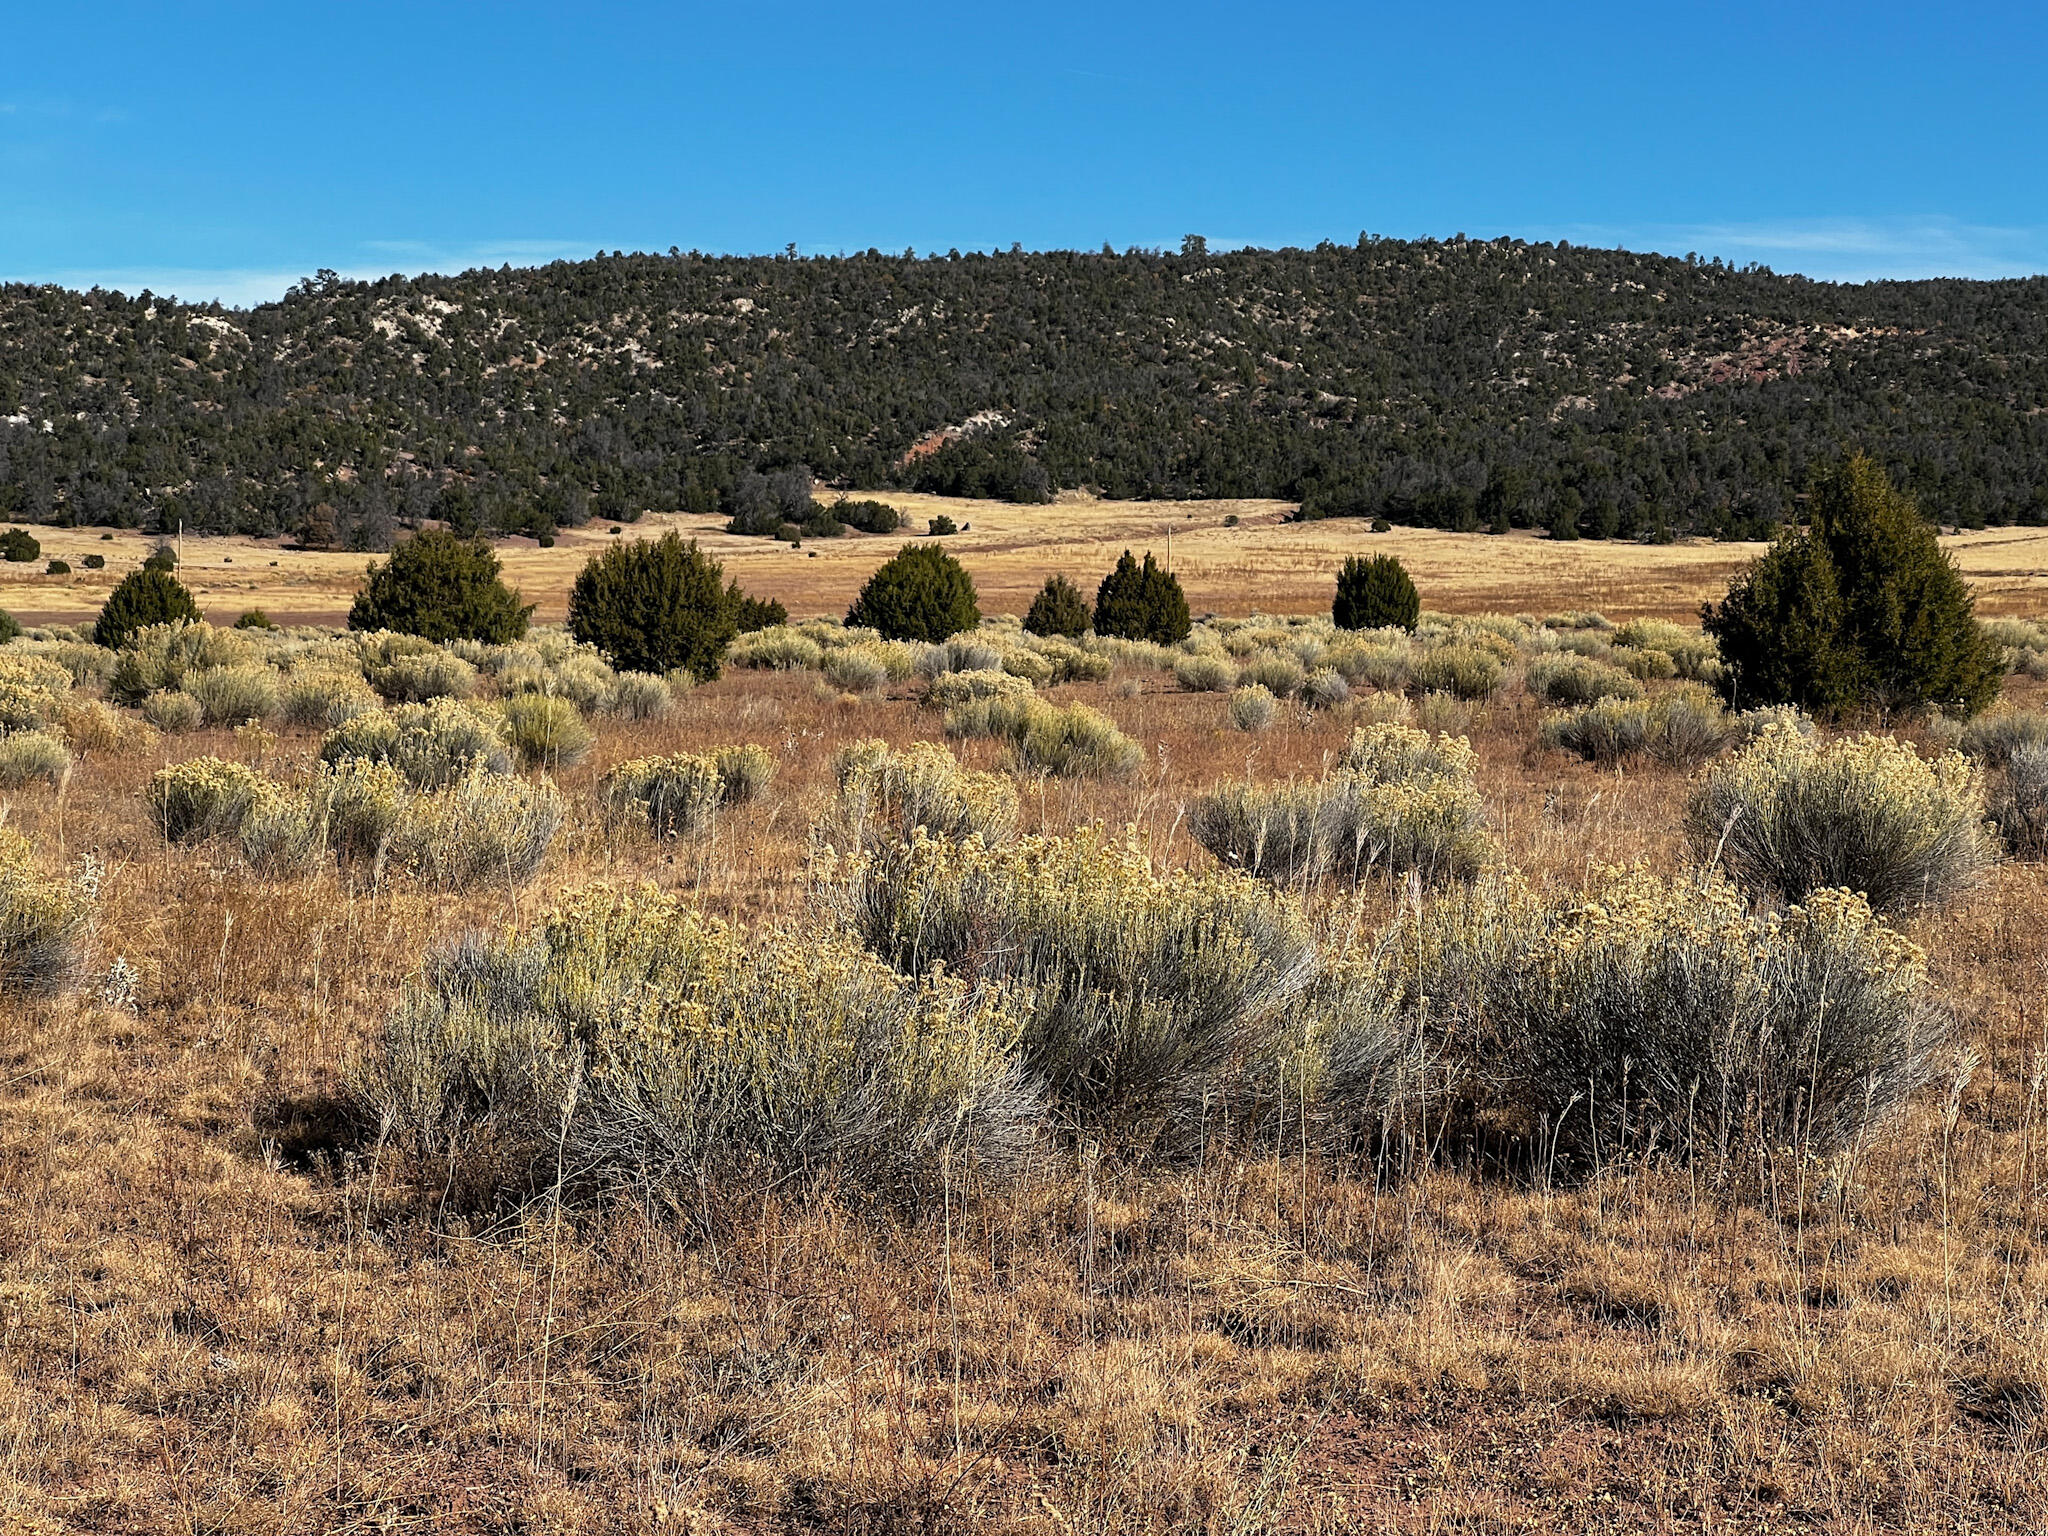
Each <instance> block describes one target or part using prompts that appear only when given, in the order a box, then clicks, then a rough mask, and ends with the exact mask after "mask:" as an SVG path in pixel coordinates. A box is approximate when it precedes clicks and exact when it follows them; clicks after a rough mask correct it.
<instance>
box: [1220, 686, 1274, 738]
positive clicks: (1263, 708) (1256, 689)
mask: <svg viewBox="0 0 2048 1536" xmlns="http://www.w3.org/2000/svg"><path fill="white" fill-rule="evenodd" d="M1279 713H1280V701H1279V700H1278V699H1276V698H1274V697H1273V694H1272V691H1271V690H1270V689H1266V688H1261V687H1260V686H1259V685H1258V684H1257V683H1252V684H1250V685H1248V686H1246V687H1243V688H1239V689H1237V690H1236V691H1234V692H1233V693H1232V694H1231V695H1230V723H1231V726H1232V727H1233V728H1234V729H1236V730H1240V731H1245V732H1256V731H1263V730H1264V729H1266V727H1267V726H1269V725H1271V724H1272V723H1273V720H1274V717H1275V716H1277V715H1278V714H1279Z"/></svg>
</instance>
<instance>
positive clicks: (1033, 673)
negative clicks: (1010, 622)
mask: <svg viewBox="0 0 2048 1536" xmlns="http://www.w3.org/2000/svg"><path fill="white" fill-rule="evenodd" d="M1003 670H1004V671H1005V672H1007V673H1009V674H1010V676H1012V677H1021V678H1023V679H1024V681H1025V682H1027V683H1029V684H1031V686H1032V687H1034V688H1041V687H1044V686H1046V685H1047V684H1049V683H1051V682H1052V680H1053V678H1054V677H1055V676H1057V675H1058V672H1059V669H1058V668H1057V667H1055V666H1054V665H1053V663H1052V661H1051V660H1050V659H1049V658H1047V657H1045V656H1041V655H1040V654H1039V653H1038V652H1037V651H1034V650H1031V649H1029V648H1028V647H1026V646H1021V645H1016V646H1012V647H1010V648H1009V649H1008V650H1006V651H1004V652H1003Z"/></svg>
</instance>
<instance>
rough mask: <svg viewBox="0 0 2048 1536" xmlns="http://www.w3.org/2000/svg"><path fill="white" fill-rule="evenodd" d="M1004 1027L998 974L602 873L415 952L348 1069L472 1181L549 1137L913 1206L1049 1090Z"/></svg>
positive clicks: (569, 1158) (399, 1122) (997, 1142)
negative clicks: (861, 944) (907, 955)
mask: <svg viewBox="0 0 2048 1536" xmlns="http://www.w3.org/2000/svg"><path fill="white" fill-rule="evenodd" d="M1018 1032H1019V1019H1018V1014H1017V1010H1016V1006H1015V1004H1014V1003H1013V1002H1012V1000H1011V999H1010V998H1009V997H1008V996H1007V995H1006V994H1005V993H1004V992H1003V991H1001V990H1000V989H992V988H986V987H977V988H970V987H969V986H968V985H967V984H965V983H964V982H962V981H958V980H954V979H952V978H950V977H945V976H937V975H934V976H931V977H929V978H926V979H922V980H912V979H908V978H906V977H903V976H900V975H898V974H896V973H895V972H893V971H891V970H890V969H889V968H888V967H887V966H885V965H882V964H881V963H879V962H878V961H876V960H875V959H873V958H872V957H870V956H867V955H864V954H862V953H860V952H859V951H858V950H857V949H855V948H853V947H851V946H849V945H848V944H847V943H846V942H845V941H844V940H843V939H840V938H837V937H836V936H832V935H822V936H821V935H816V934H811V933H796V932H787V931H780V930H771V931H768V932H764V933H755V934H746V933H743V932H741V931H739V930H737V929H734V928H730V927H728V926H726V925H725V924H722V923H719V922H717V921H716V920H714V919H710V918H706V917H703V916H702V915H700V914H699V913H697V912H695V911H693V910H691V909H690V908H688V907H686V906H684V905H683V904H682V903H681V902H680V901H678V900H677V899H676V898H674V897H672V896H664V895H660V894H658V893H655V892H653V891H642V892H640V893H637V894H634V895H619V894H615V893H613V892H611V891H608V890H603V889H595V890H590V891H586V892H583V893H581V894H579V895H577V896H575V897H572V898H571V899H570V900H569V901H568V902H567V903H565V904H564V905H563V906H562V907H561V908H559V909H558V910H557V911H556V912H554V913H553V914H552V915H551V916H550V918H549V919H548V921H547V922H546V924H545V925H544V926H543V927H542V928H541V929H540V931H539V932H538V933H536V934H535V935H534V936H533V937H532V938H531V939H527V940H519V939H507V940H499V941H492V940H483V939H471V940H468V941H465V942H464V943H462V944H461V945H458V946H457V947H456V948H454V949H453V950H449V951H444V952H442V953H441V954H440V955H438V956H436V957H435V958H434V959H432V960H430V961H429V963H428V965H427V967H426V970H425V972H424V974H423V975H422V976H421V978H420V980H419V981H418V982H416V983H415V984H413V985H412V986H410V987H408V988H407V990H406V994H405V996H404V999H403V1001H402V1002H401V1003H400V1005H399V1007H398V1009H397V1010H396V1012H395V1013H394V1014H393V1016H392V1018H391V1021H390V1023H389V1024H388V1026H387V1027H386V1030H385V1033H384V1037H383V1040H382V1042H381V1049H379V1050H378V1052H377V1053H376V1054H375V1055H374V1056H373V1057H371V1058H370V1059H368V1060H366V1061H364V1062H362V1063H361V1064H360V1065H359V1066H358V1067H357V1069H356V1070H355V1072H354V1073H353V1075H352V1076H353V1085H354V1088H355V1091H356V1093H357V1095H358V1096H359V1098H360V1099H361V1101H362V1102H363V1103H364V1105H365V1108H366V1109H367V1110H368V1111H369V1113H370V1114H371V1115H372V1116H373V1117H374V1118H375V1119H376V1120H377V1121H378V1122H379V1123H380V1124H384V1125H387V1126H390V1127H391V1128H392V1130H393V1132H394V1133H395V1134H396V1136H397V1138H398V1139H399V1144H400V1145H401V1146H402V1147H404V1148H405V1149H406V1150H408V1151H409V1152H410V1153H411V1154H412V1155H413V1156H414V1158H415V1159H416V1160H417V1162H418V1164H419V1166H420V1170H421V1175H422V1177H428V1176H432V1177H435V1178H436V1179H438V1180H441V1181H442V1182H444V1183H445V1182H447V1181H448V1179H449V1178H450V1176H451V1175H452V1174H453V1173H454V1172H455V1171H457V1170H461V1172H462V1173H463V1174H464V1176H465V1181H466V1182H467V1183H469V1184H471V1185H473V1186H481V1188H480V1189H479V1190H478V1192H479V1193H487V1192H489V1191H491V1190H493V1189H496V1188H502V1187H505V1186H508V1185H509V1186H512V1187H515V1188H516V1187H519V1186H521V1185H523V1184H525V1183H527V1182H528V1181H530V1180H533V1179H537V1178H540V1177H545V1176H546V1173H545V1171H544V1170H545V1169H546V1167H547V1165H548V1163H549V1160H550V1159H551V1158H552V1159H555V1160H556V1161H558V1162H562V1163H565V1164H567V1165H568V1166H573V1167H575V1168H576V1169H578V1170H579V1171H580V1172H581V1175H582V1176H583V1177H584V1178H586V1179H594V1180H597V1181H599V1182H601V1183H602V1182H630V1183H633V1184H636V1185H641V1186H647V1187H653V1188H658V1189H663V1190H666V1191H667V1192H668V1195H669V1198H671V1199H674V1200H679V1201H683V1202H689V1201H692V1200H693V1199H695V1198H696V1197H698V1196H699V1195H700V1194H701V1192H702V1191H703V1190H704V1189H705V1188H707V1187H709V1186H710V1185H712V1184H713V1183H716V1184H717V1185H718V1186H719V1187H722V1188H731V1187H733V1185H734V1182H735V1181H740V1180H752V1181H759V1182H760V1183H761V1184H762V1185H768V1184H778V1183H784V1182H787V1181H788V1180H789V1179H791V1178H793V1177H796V1176H799V1175H805V1176H816V1175H832V1176H835V1177H836V1179H837V1181H838V1184H839V1187H840V1188H841V1189H842V1190H844V1191H846V1192H849V1193H855V1194H860V1195H866V1196H868V1197H870V1198H874V1199H878V1200H882V1201H885V1202H888V1203H891V1204H904V1205H909V1204H915V1203H917V1202H919V1201H922V1200H924V1199H927V1198H930V1197H932V1196H933V1195H935V1194H936V1193H937V1192H938V1191H939V1190H940V1188H941V1187H942V1186H943V1185H944V1184H945V1183H946V1182H947V1180H948V1179H949V1177H952V1178H958V1177H963V1176H964V1177H971V1178H974V1179H978V1180H980V1181H983V1182H987V1183H1000V1182H1001V1181H1002V1180H1004V1179H1006V1178H1008V1177H1011V1176H1014V1175H1015V1174H1017V1173H1018V1172H1020V1171H1021V1170H1022V1167H1023V1163H1024V1160H1025V1158H1026V1156H1027V1155H1028V1153H1029V1151H1030V1149H1031V1146H1032V1145H1033V1143H1034V1142H1035V1140H1036V1137H1037V1128H1038V1122H1039V1119H1040V1115H1041V1112H1042V1111H1041V1107H1040V1103H1039V1099H1038V1096H1037V1095H1036V1094H1035V1093H1033V1092H1032V1091H1030V1090H1029V1089H1027V1088H1026V1087H1025V1086H1024V1085H1023V1083H1022V1081H1021V1080H1020V1077H1019V1074H1018V1071H1017V1068H1016V1065H1015V1062H1014V1060H1013V1056H1012V1051H1013V1047H1014V1043H1015V1041H1016V1039H1017V1035H1018Z"/></svg>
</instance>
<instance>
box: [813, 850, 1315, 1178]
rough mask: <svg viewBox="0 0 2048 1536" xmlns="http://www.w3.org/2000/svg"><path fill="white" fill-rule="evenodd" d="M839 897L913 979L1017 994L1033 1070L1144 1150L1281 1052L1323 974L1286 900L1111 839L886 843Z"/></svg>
mask: <svg viewBox="0 0 2048 1536" xmlns="http://www.w3.org/2000/svg"><path fill="white" fill-rule="evenodd" d="M831 897H832V900H833V902H834V905H835V906H836V907H837V910H838V911H839V913H840V915H841V917H842V919H843V920H844V921H845V922H846V923H847V924H848V925H849V926H850V927H851V928H852V930H853V931H854V932H855V933H857V934H859V935H860V937H861V938H862V940H863V941H864V942H865V943H866V944H867V945H868V946H869V947H870V948H871V949H873V950H874V951H875V952H876V953H877V954H879V955H880V956H881V957H882V958H883V959H885V960H887V961H888V962H889V963H890V964H891V965H893V966H894V967H895V968H896V969H897V970H899V971H903V972H906V973H908V974H912V975H922V974H926V973H928V972H930V971H931V970H932V968H933V967H934V966H935V965H938V966H943V967H944V968H945V971H946V973H947V974H951V975H980V976H983V977H987V978H997V977H1000V978H1001V979H1003V980H1004V981H1006V982H1009V983H1012V984H1015V985H1017V986H1019V987H1020V988H1021V989H1022V994H1021V995H1022V996H1023V997H1024V998H1026V999H1027V1000H1028V1001H1027V1006H1028V1009H1029V1012H1028V1015H1027V1017H1026V1020H1025V1023H1024V1027H1023V1031H1022V1038H1021V1040H1020V1042H1019V1048H1020V1051H1021V1053H1022V1059H1023V1062H1024V1065H1025V1067H1026V1069H1027V1070H1028V1071H1029V1072H1030V1073H1031V1074H1032V1075H1033V1076H1034V1077H1036V1078H1038V1079H1039V1080H1041V1081H1043V1082H1044V1083H1045V1084H1046V1085H1047V1087H1048V1088H1049V1089H1050V1091H1051V1093H1052V1095H1053V1097H1054V1099H1055V1100H1056V1101H1057V1102H1058V1103H1059V1104H1060V1105H1061V1106H1062V1107H1063V1108H1064V1109H1065V1110H1066V1111H1067V1112H1068V1113H1070V1114H1071V1115H1073V1116H1074V1117H1076V1118H1077V1119H1078V1120H1080V1121H1081V1122H1082V1123H1084V1124H1089V1125H1093V1126H1099V1127H1105V1128H1113V1129H1116V1130H1118V1131H1121V1132H1122V1133H1124V1135H1125V1136H1127V1137H1128V1138H1129V1140H1130V1144H1131V1145H1132V1146H1133V1147H1136V1148H1142V1147H1143V1146H1144V1145H1145V1144H1146V1142H1147V1140H1148V1138H1150V1137H1153V1136H1156V1135H1159V1134H1162V1133H1166V1134H1168V1135H1171V1134H1172V1133H1174V1132H1181V1131H1186V1130H1187V1129H1189V1128H1190V1125H1191V1123H1192V1122H1194V1121H1196V1120H1198V1119H1199V1116H1200V1109H1201V1103H1202V1099H1203V1095H1204V1093H1205V1091H1207V1090H1210V1089H1220V1088H1224V1087H1225V1086H1226V1085H1227V1083H1228V1081H1229V1079H1230V1077H1231V1075H1232V1074H1233V1073H1235V1072H1236V1071H1238V1070H1239V1069H1240V1068H1241V1067H1242V1066H1243V1065H1244V1063H1245V1062H1246V1061H1247V1060H1249V1059H1252V1058H1255V1057H1257V1056H1258V1055H1260V1054H1261V1053H1262V1052H1264V1051H1266V1050H1268V1049H1269V1048H1270V1047H1271V1046H1272V1044H1273V1042H1274V1041H1275V1040H1276V1038H1277V1036H1278V1021H1279V1017H1280V1015H1281V1013H1282V1012H1283V1010H1284V1009H1285V1008H1286V1007H1287V1005H1288V1004H1289V1002H1290V1001H1291V1000H1292V999H1293V998H1295V997H1296V996H1297V995H1298V994H1299V993H1300V992H1301V991H1302V989H1303V988H1304V987H1305V986H1307V984H1308V982H1309V980H1310V978H1311V976H1312V975H1313V973H1314V969H1315V950H1314V946H1313V944H1312V942H1311V940H1310V937H1309V934H1308V931H1307V926H1306V923H1305V921H1304V919H1303V918H1302V915H1301V913H1300V911H1299V910H1298V909H1297V908H1296V907H1295V906H1294V905H1293V904H1292V903H1290V902H1289V901H1287V900H1286V899H1285V898H1284V897H1281V896H1279V895H1277V894H1275V893H1274V892H1272V891H1270V890H1269V889H1267V888H1266V887H1264V886H1262V885H1260V884H1259V883H1258V882H1256V881H1253V880H1249V879H1246V878H1245V877H1243V876H1241V875H1236V874H1232V873H1230V872H1228V871H1214V872H1210V873H1206V874H1193V873H1175V874H1164V875H1163V874H1161V873H1160V872H1159V871H1158V870H1157V869H1156V868H1154V867H1153V864H1152V862H1151V860H1150V859H1149V858H1148V857H1147V856H1146V854H1145V853H1144V852H1143V850H1141V849H1140V848H1138V847H1137V846H1136V845H1135V843H1134V842H1128V841H1126V842H1121V843H1119V842H1113V841H1110V840H1109V839H1107V838H1105V837H1104V836H1103V835H1102V834H1101V833H1100V832H1095V831H1086V832H1081V833H1077V834H1076V835H1075V836H1073V837H1071V838H1043V837H1032V838H1025V839H1023V840H1021V841H1020V842H1017V843H1015V844H1010V845H1005V846H1000V847H991V846H989V845H987V844H984V843H982V842H981V841H980V840H979V839H975V838H969V839H967V840H966V841H964V842H953V841H949V840H947V839H944V838H933V837H925V836H918V837H915V838H913V839H912V840H911V841H910V842H908V843H892V844H884V845H880V846H878V847H877V848H875V849H874V850H872V851H871V852H870V853H869V854H868V855H867V856H865V857H863V858H861V859H859V860H856V861H853V864H852V866H851V868H850V869H849V870H848V872H847V874H846V876H845V878H844V880H843V882H841V883H840V884H838V885H837V886H836V887H835V888H834V890H833V891H832V892H831Z"/></svg>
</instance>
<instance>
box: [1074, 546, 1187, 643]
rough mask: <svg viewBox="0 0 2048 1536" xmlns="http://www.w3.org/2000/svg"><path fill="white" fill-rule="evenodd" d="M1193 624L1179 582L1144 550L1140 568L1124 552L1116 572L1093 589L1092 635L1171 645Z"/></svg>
mask: <svg viewBox="0 0 2048 1536" xmlns="http://www.w3.org/2000/svg"><path fill="white" fill-rule="evenodd" d="M1191 628H1193V624H1192V622H1191V620H1190V618H1189V615H1188V600H1187V595H1186V594H1185V593H1183V592H1182V591H1181V589H1180V580H1179V578H1178V577H1176V576H1175V575H1174V574H1173V573H1172V572H1171V571H1169V570H1166V569H1165V568H1163V567H1162V566H1161V565H1160V564H1159V563H1158V562H1157V561H1156V560H1154V559H1153V558H1152V555H1151V552H1150V551H1149V550H1148V551H1147V552H1146V555H1145V563H1144V564H1143V565H1140V564H1139V563H1138V562H1137V561H1136V560H1135V559H1133V558H1132V556H1131V552H1130V551H1129V550H1128V549H1127V550H1125V551H1124V552H1123V554H1122V555H1121V556H1120V557H1119V558H1118V559H1117V562H1116V568H1115V569H1114V570H1112V571H1111V572H1110V573H1109V574H1108V575H1107V576H1105V577H1103V578H1102V585H1101V586H1099V587H1097V588H1096V589H1095V633H1096V634H1098V635H1115V636H1117V637H1119V638H1121V639H1125V640H1150V641H1151V642H1152V643H1153V644H1155V645H1173V644H1175V643H1177V642H1178V641H1181V640H1185V639H1186V638H1187V637H1188V631H1189V630H1190V629H1191Z"/></svg>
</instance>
